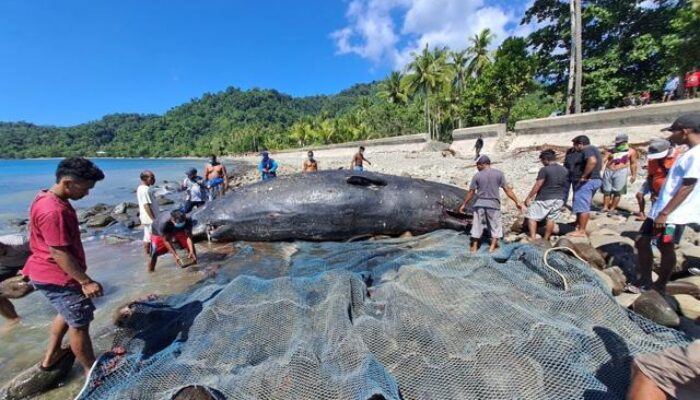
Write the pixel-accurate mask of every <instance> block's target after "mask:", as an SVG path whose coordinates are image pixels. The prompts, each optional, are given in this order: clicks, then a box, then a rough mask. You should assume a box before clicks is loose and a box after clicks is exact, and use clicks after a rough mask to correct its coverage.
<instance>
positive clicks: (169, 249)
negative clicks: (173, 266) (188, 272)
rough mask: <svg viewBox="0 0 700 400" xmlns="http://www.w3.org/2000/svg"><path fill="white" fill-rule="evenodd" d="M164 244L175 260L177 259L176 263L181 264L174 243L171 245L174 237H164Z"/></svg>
mask: <svg viewBox="0 0 700 400" xmlns="http://www.w3.org/2000/svg"><path fill="white" fill-rule="evenodd" d="M163 239H164V240H163V243H164V244H165V248H166V249H167V250H168V252H169V253H170V254H172V255H173V258H175V262H177V263H179V262H180V256H179V255H178V254H177V251H175V248H174V247H173V245H172V243H170V240H171V239H172V237H171V236H170V235H165V236H164V237H163Z"/></svg>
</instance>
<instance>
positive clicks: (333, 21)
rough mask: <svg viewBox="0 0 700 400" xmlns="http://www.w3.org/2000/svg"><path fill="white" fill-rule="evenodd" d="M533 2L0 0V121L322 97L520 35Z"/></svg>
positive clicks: (65, 121)
mask: <svg viewBox="0 0 700 400" xmlns="http://www.w3.org/2000/svg"><path fill="white" fill-rule="evenodd" d="M532 1H533V0H510V1H509V0H490V1H489V0H294V1H291V0H287V1H284V0H256V1H244V0H197V1H193V0H61V1H56V0H43V1H42V0H2V1H0V121H6V122H7V121H27V122H32V123H35V124H42V125H57V126H70V125H76V124H79V123H84V122H89V121H92V120H97V119H99V118H101V117H102V116H104V115H106V114H111V113H126V112H129V113H130V112H134V113H143V114H163V113H164V112H166V111H168V110H169V109H171V108H172V107H176V106H178V105H180V104H182V103H185V102H187V101H190V100H192V99H194V98H198V97H201V96H202V94H204V93H206V92H209V93H216V92H219V91H222V90H225V89H226V88H227V87H229V86H235V87H239V88H242V89H250V88H253V87H258V88H271V89H277V90H279V91H281V92H283V93H287V94H290V95H293V96H307V95H316V94H334V93H337V92H339V91H341V90H343V89H346V88H348V87H350V86H352V85H353V84H356V83H361V82H370V81H374V80H380V79H382V78H384V77H385V76H386V75H387V74H388V73H389V72H391V71H392V70H400V69H402V68H403V67H405V65H406V63H408V62H409V61H410V54H411V52H413V51H417V50H419V49H421V48H422V47H423V46H425V45H426V44H429V45H430V46H431V47H432V46H438V45H439V46H449V47H450V48H451V49H454V50H458V49H464V48H466V47H467V46H468V38H469V37H471V36H473V35H474V34H475V33H476V32H478V31H481V30H482V29H483V28H490V29H491V31H492V32H494V33H495V34H496V41H495V43H494V45H497V44H499V43H500V42H501V41H502V40H503V39H505V38H506V37H508V36H509V35H526V34H527V33H529V32H530V31H532V29H534V26H533V25H529V26H522V25H520V21H521V19H522V16H523V14H524V11H525V10H526V9H527V7H528V5H529V4H531V3H532Z"/></svg>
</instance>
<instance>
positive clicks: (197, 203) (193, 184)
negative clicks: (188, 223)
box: [180, 168, 205, 214]
mask: <svg viewBox="0 0 700 400" xmlns="http://www.w3.org/2000/svg"><path fill="white" fill-rule="evenodd" d="M180 190H184V191H185V203H184V204H183V205H182V212H184V213H185V214H187V213H188V212H190V211H192V209H193V208H195V207H201V206H203V205H204V196H205V193H204V179H203V178H202V177H201V176H197V169H196V168H190V169H188V170H187V171H185V179H184V180H183V181H182V185H180Z"/></svg>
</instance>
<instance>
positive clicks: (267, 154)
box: [260, 150, 270, 157]
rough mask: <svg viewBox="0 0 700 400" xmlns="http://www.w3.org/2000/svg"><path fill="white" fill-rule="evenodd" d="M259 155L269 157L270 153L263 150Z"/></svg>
mask: <svg viewBox="0 0 700 400" xmlns="http://www.w3.org/2000/svg"><path fill="white" fill-rule="evenodd" d="M260 155H261V156H263V157H265V156H269V155H270V153H269V152H268V151H267V150H263V151H261V152H260Z"/></svg>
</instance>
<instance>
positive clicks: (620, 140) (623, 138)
mask: <svg viewBox="0 0 700 400" xmlns="http://www.w3.org/2000/svg"><path fill="white" fill-rule="evenodd" d="M629 140H630V137H629V136H628V135H627V134H626V133H624V132H620V133H618V134H617V135H616V136H615V146H620V145H622V144H625V143H627V142H629Z"/></svg>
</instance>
